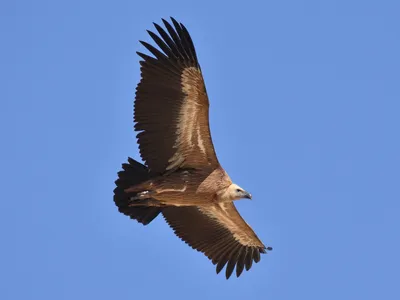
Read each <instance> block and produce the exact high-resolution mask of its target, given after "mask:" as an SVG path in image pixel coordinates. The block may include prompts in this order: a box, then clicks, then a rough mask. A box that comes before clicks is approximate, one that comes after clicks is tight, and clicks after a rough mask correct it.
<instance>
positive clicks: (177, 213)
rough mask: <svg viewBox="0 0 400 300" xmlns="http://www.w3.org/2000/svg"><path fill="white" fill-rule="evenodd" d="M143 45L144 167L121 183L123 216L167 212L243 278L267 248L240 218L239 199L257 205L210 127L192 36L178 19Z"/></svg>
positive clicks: (193, 242) (138, 102)
mask: <svg viewBox="0 0 400 300" xmlns="http://www.w3.org/2000/svg"><path fill="white" fill-rule="evenodd" d="M162 21H163V24H164V26H165V29H164V28H162V27H161V26H160V25H158V24H155V23H153V24H154V26H155V29H156V31H157V33H158V34H156V33H154V32H152V31H147V32H148V34H149V35H150V37H151V38H152V39H153V40H154V42H155V44H156V46H158V48H157V47H156V46H153V45H151V44H149V43H146V42H143V41H140V43H141V44H142V45H143V46H144V47H145V48H146V49H147V50H148V51H149V52H150V53H151V55H152V56H150V55H147V54H144V53H141V52H137V54H138V55H139V56H140V57H141V59H142V60H141V61H140V66H141V68H140V70H141V80H140V82H139V84H138V85H137V88H136V97H135V101H134V118H133V119H134V129H135V131H136V132H138V134H137V141H138V144H139V152H140V156H141V158H142V161H143V162H144V164H141V163H139V162H137V161H135V160H134V159H132V158H130V157H129V158H128V161H127V163H124V164H122V170H121V171H120V172H118V178H117V180H116V181H115V184H116V188H115V189H114V202H115V204H116V206H117V207H118V211H119V212H120V213H122V214H124V215H126V216H129V217H130V218H132V219H135V220H137V221H138V222H140V223H142V224H143V225H147V224H149V223H150V222H151V221H152V220H154V219H155V218H156V217H157V216H158V215H159V214H160V213H161V214H162V216H163V217H164V219H165V220H166V222H167V224H168V225H169V226H170V227H171V228H172V230H173V231H174V233H175V234H176V235H177V236H178V237H179V238H180V239H181V240H183V241H184V242H185V243H187V244H188V245H189V246H191V247H192V248H193V249H195V250H198V251H200V252H202V253H204V254H205V255H206V256H207V257H208V258H209V259H210V260H211V261H212V263H213V264H214V265H216V271H217V274H218V273H219V272H220V271H221V270H222V269H223V268H224V267H225V266H226V269H225V276H226V279H228V278H229V277H230V276H231V275H232V272H233V270H234V269H236V276H237V277H239V276H240V275H241V274H242V272H243V270H244V268H246V270H247V271H248V270H249V269H250V268H251V267H252V264H253V262H255V263H258V262H259V261H260V254H261V253H266V252H267V250H272V248H271V247H266V246H264V244H263V243H262V242H261V240H260V239H259V238H258V237H257V235H256V234H255V233H254V231H253V230H252V228H251V227H250V226H249V225H248V224H247V223H246V221H245V220H244V219H243V218H242V217H241V216H240V214H239V212H238V211H237V209H236V207H235V205H234V203H233V202H234V201H235V200H239V199H244V198H247V199H251V198H252V196H251V194H250V193H249V192H247V191H245V190H244V189H243V188H241V187H240V186H238V185H237V184H234V183H233V182H232V180H231V178H230V177H229V175H228V174H227V172H226V171H225V170H224V169H223V168H222V167H221V165H220V163H219V162H218V158H217V156H216V153H215V149H214V146H213V142H212V139H211V134H210V126H209V100H208V96H207V91H206V87H205V83H204V79H203V75H202V72H201V69H200V65H199V62H198V60H197V55H196V50H195V47H194V44H193V41H192V38H191V37H190V35H189V32H188V30H187V29H186V28H185V26H184V25H183V24H182V23H178V22H177V21H176V20H175V19H174V18H171V22H168V21H166V20H164V19H162Z"/></svg>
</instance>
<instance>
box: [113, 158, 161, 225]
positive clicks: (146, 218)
mask: <svg viewBox="0 0 400 300" xmlns="http://www.w3.org/2000/svg"><path fill="white" fill-rule="evenodd" d="M122 169H123V170H122V171H120V172H118V179H117V180H116V181H115V184H116V185H117V187H116V188H115V189H114V202H115V205H117V207H118V210H119V212H121V213H123V214H124V215H127V216H130V217H131V218H132V219H135V220H137V221H138V222H140V223H142V224H143V225H147V224H149V223H150V222H151V221H153V220H154V219H155V218H156V217H157V216H158V214H159V213H160V212H161V208H159V207H154V206H150V207H148V206H129V203H130V198H131V197H133V196H135V193H129V194H127V193H125V190H126V189H127V188H129V187H132V186H134V185H137V184H139V183H142V182H144V181H146V180H148V179H149V173H148V170H147V168H146V166H144V165H142V164H141V163H139V162H137V161H135V160H134V159H132V158H130V157H129V158H128V163H124V164H122Z"/></svg>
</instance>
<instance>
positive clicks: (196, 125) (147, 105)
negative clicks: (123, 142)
mask: <svg viewBox="0 0 400 300" xmlns="http://www.w3.org/2000/svg"><path fill="white" fill-rule="evenodd" d="M171 20H172V24H173V26H172V25H171V24H170V23H168V22H167V21H165V20H163V23H164V25H165V27H166V30H164V29H163V28H162V27H161V26H159V25H157V24H154V25H155V28H156V30H157V32H158V34H155V33H153V32H151V31H148V33H149V35H150V36H151V38H152V39H153V40H154V42H155V43H156V45H157V46H158V49H157V48H156V47H154V46H152V45H150V44H148V43H146V42H141V43H142V44H143V45H144V46H145V47H146V48H147V50H148V51H149V52H150V53H151V54H152V55H153V56H148V55H146V54H143V53H139V52H138V54H139V56H140V57H141V58H142V59H143V60H142V61H140V64H141V76H142V79H141V81H140V83H139V84H138V86H137V90H136V100H135V109H134V121H135V123H136V124H135V130H136V131H139V133H138V135H137V138H138V143H139V149H140V154H141V157H142V159H143V161H144V162H145V164H146V165H147V166H148V168H149V169H150V171H151V172H153V173H159V174H162V173H164V172H166V171H169V170H174V169H176V168H178V167H189V168H190V167H193V168H196V167H202V168H204V167H216V166H218V165H219V164H218V160H217V157H216V154H215V151H214V146H213V143H212V140H211V135H210V128H209V101H208V97H207V92H206V88H205V84H204V80H203V76H202V73H201V70H200V66H199V63H198V61H197V55H196V51H195V48H194V45H193V42H192V39H191V37H190V35H189V33H188V31H187V30H186V28H185V27H184V26H183V25H182V24H180V23H178V22H176V21H175V20H174V19H173V18H171Z"/></svg>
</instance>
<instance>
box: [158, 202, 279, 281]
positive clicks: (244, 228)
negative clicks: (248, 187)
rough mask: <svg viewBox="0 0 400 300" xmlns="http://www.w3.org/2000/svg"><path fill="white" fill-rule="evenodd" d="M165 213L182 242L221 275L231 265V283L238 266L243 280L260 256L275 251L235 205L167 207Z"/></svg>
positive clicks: (227, 275) (237, 274) (237, 273)
mask: <svg viewBox="0 0 400 300" xmlns="http://www.w3.org/2000/svg"><path fill="white" fill-rule="evenodd" d="M162 213H163V215H164V218H165V220H166V221H167V223H168V224H169V225H170V226H171V228H172V229H173V230H174V232H175V234H176V235H177V236H178V237H179V238H181V239H182V240H183V241H184V242H186V243H187V244H189V245H190V246H191V247H192V248H194V249H196V250H198V251H201V252H203V253H204V254H205V255H206V256H207V257H208V258H209V259H210V260H212V262H213V264H216V265H217V273H219V272H220V271H221V270H222V269H223V267H224V266H225V265H226V264H227V267H226V278H227V279H228V278H229V277H230V276H231V274H232V272H233V269H234V268H235V266H236V276H237V277H239V276H240V274H241V273H242V272H243V269H244V267H245V268H246V270H249V269H250V268H251V266H252V263H253V261H254V262H256V263H257V262H259V261H260V253H266V251H265V250H272V248H270V247H269V248H266V247H265V246H264V245H263V243H262V242H261V241H260V239H259V238H258V237H257V235H256V234H255V233H254V231H253V230H252V229H251V227H250V226H249V225H248V224H247V223H246V222H245V221H244V220H243V218H242V217H241V216H240V214H239V212H238V211H237V210H236V208H235V206H234V204H233V203H231V202H229V203H218V204H215V205H213V206H209V207H167V208H164V209H163V212H162Z"/></svg>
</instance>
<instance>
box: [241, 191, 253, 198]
mask: <svg viewBox="0 0 400 300" xmlns="http://www.w3.org/2000/svg"><path fill="white" fill-rule="evenodd" d="M243 198H246V199H250V200H251V199H252V198H251V194H250V193H248V192H246V193H245V194H244V197H243Z"/></svg>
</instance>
